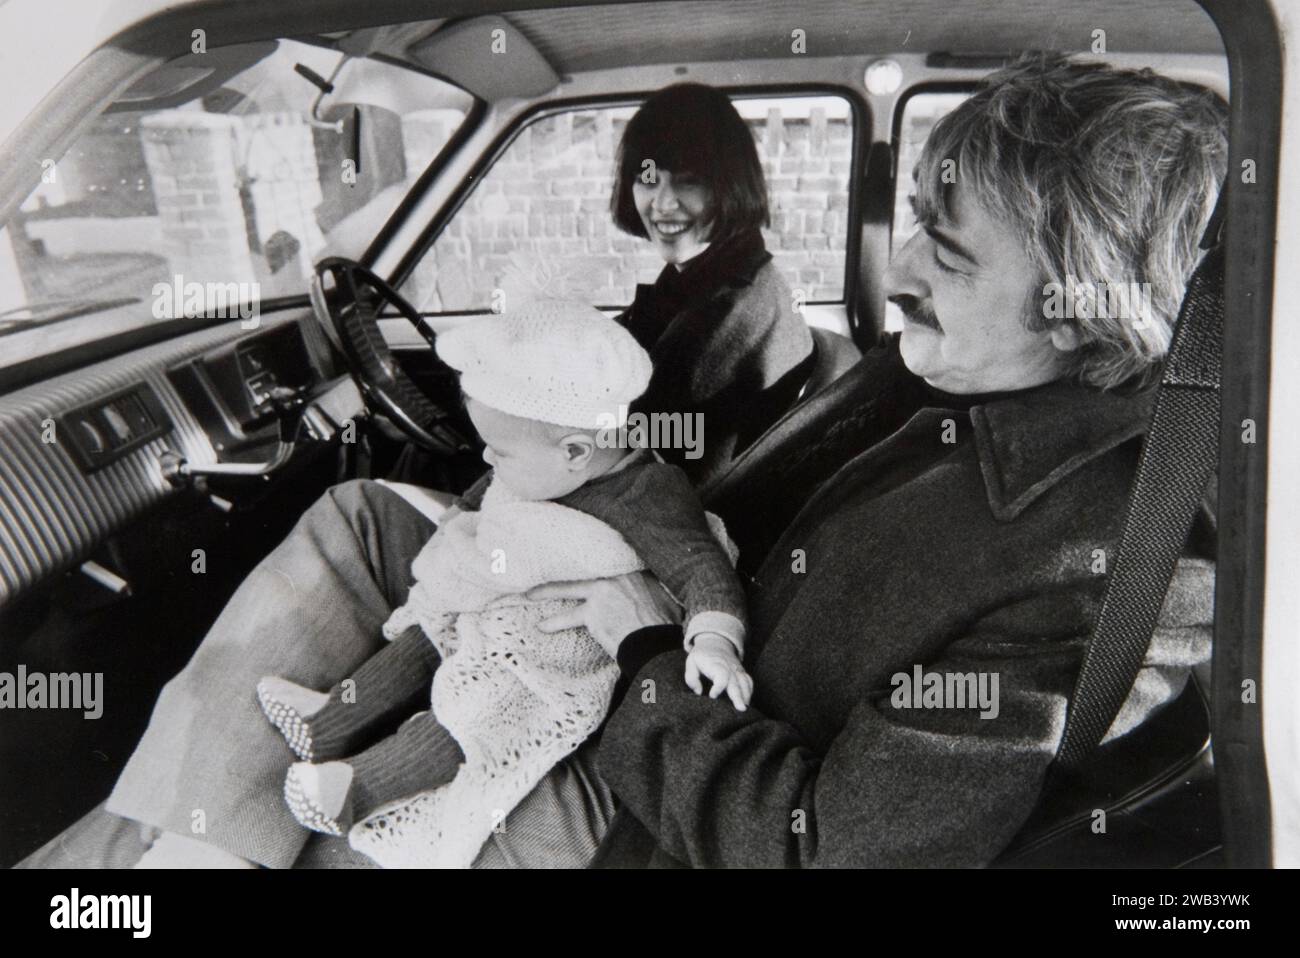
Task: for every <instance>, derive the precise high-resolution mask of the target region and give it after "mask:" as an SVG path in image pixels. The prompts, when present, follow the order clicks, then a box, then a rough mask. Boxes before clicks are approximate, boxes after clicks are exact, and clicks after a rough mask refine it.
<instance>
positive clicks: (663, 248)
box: [632, 170, 713, 266]
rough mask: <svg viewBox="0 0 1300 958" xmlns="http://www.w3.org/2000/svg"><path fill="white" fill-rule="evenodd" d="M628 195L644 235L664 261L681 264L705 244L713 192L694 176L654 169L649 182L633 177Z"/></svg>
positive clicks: (698, 252)
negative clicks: (631, 199)
mask: <svg viewBox="0 0 1300 958" xmlns="http://www.w3.org/2000/svg"><path fill="white" fill-rule="evenodd" d="M632 198H633V201H634V202H635V203H636V210H637V213H638V214H639V215H640V217H641V223H642V225H644V226H645V231H646V235H647V236H648V237H650V242H651V243H653V244H654V247H655V250H656V251H657V252H658V253H659V255H660V256H661V257H663V260H664V262H665V263H671V264H673V265H674V266H677V265H680V264H682V263H685V262H686V261H687V260H688V259H691V258H692V257H694V256H698V255H699V254H700V253H702V252H704V250H705V248H706V247H707V246H708V245H709V237H708V232H709V229H708V223H709V220H710V219H711V218H712V216H713V191H712V190H710V189H709V186H708V184H707V183H705V182H704V181H703V180H702V179H700V178H699V177H698V176H694V175H692V174H689V173H683V174H680V175H676V174H673V173H670V172H669V171H667V170H657V171H656V175H655V182H653V183H645V182H642V180H641V178H640V177H637V179H636V181H635V182H634V183H633V185H632Z"/></svg>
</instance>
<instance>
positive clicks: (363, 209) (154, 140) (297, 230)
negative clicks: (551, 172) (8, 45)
mask: <svg viewBox="0 0 1300 958" xmlns="http://www.w3.org/2000/svg"><path fill="white" fill-rule="evenodd" d="M340 64H342V68H341V69H340ZM299 65H301V66H303V67H306V68H307V69H308V70H310V71H312V72H314V73H316V74H317V75H319V76H320V77H322V78H331V77H332V78H333V82H334V83H335V90H336V92H335V93H334V94H331V95H324V96H322V95H321V93H320V90H319V89H318V87H317V86H316V85H314V84H313V83H312V82H310V81H309V80H308V79H307V78H306V77H305V76H304V75H302V73H300V72H298V71H297V70H296V69H295V68H296V67H297V66H299ZM318 100H319V102H317V101H318ZM362 101H364V102H362ZM472 103H473V98H472V97H471V96H470V95H469V94H468V93H465V92H464V91H462V90H460V89H459V88H457V87H454V86H452V85H451V84H449V83H446V82H444V81H442V80H438V79H435V78H433V77H430V76H427V75H424V74H421V73H418V72H415V71H413V70H407V69H402V68H399V67H396V66H392V65H389V64H385V63H379V62H378V61H372V60H357V59H347V60H344V58H343V55H342V54H341V53H339V52H337V51H335V50H330V49H326V48H323V47H318V46H315V45H311V44H307V43H302V42H297V41H292V40H282V41H280V42H279V43H278V45H276V47H275V49H274V52H272V53H270V55H268V56H265V57H264V58H263V59H261V60H259V61H258V62H256V63H254V64H253V65H252V66H250V67H248V68H247V69H245V70H244V71H243V72H241V73H238V74H236V75H234V76H233V77H231V78H230V79H229V80H228V81H226V82H225V83H224V84H223V85H222V86H220V87H218V88H217V89H215V90H212V91H211V92H208V93H207V94H206V95H203V96H202V97H200V98H198V99H194V100H192V101H190V102H187V103H183V104H180V105H177V106H170V107H168V108H165V109H149V110H126V111H118V112H111V111H110V112H106V113H104V114H103V115H101V116H100V117H98V118H97V119H96V121H95V122H94V124H93V126H91V128H90V129H89V130H88V131H87V132H86V133H84V134H83V135H82V136H81V137H80V138H79V139H78V140H77V141H76V143H74V144H73V146H72V148H71V149H69V150H68V151H67V153H66V154H65V155H64V156H62V157H60V158H59V159H58V160H57V161H47V162H46V163H45V164H43V169H42V178H41V182H40V184H39V185H37V187H36V188H35V189H34V190H33V191H32V192H31V194H30V195H29V196H28V197H27V199H26V201H25V202H24V203H23V204H22V206H21V207H20V209H19V210H18V212H17V213H16V214H15V215H13V216H12V217H11V218H10V219H9V220H8V222H6V223H4V224H3V225H2V227H0V335H6V334H9V335H10V337H11V338H10V339H8V340H7V342H6V346H7V347H9V346H14V345H17V344H18V341H19V337H18V336H14V335H13V334H15V333H25V332H27V331H30V330H32V329H34V328H35V327H38V326H39V327H41V328H42V329H43V330H44V331H45V332H50V333H53V332H54V331H53V330H50V329H48V327H49V325H50V324H52V323H55V322H57V323H58V324H59V329H58V331H57V334H56V335H54V336H51V337H50V341H51V342H58V343H60V344H62V345H66V344H68V343H69V342H71V341H74V340H77V339H80V340H81V341H86V340H88V339H94V338H99V337H101V336H105V335H110V334H113V333H118V332H123V331H126V330H128V329H131V328H133V327H136V326H140V325H142V324H147V323H151V322H156V321H158V320H161V319H170V318H179V317H181V316H190V315H196V314H202V315H213V313H212V308H213V307H214V306H216V307H218V308H221V307H224V308H226V309H229V310H233V309H234V308H235V307H236V306H237V305H239V304H240V303H242V302H244V301H246V300H249V299H250V297H251V299H252V300H253V301H256V302H258V303H264V302H267V301H270V300H273V299H276V298H279V297H284V296H295V295H301V294H304V293H305V292H306V290H307V280H308V277H309V276H310V273H311V266H312V263H313V262H314V261H315V260H316V259H318V258H319V257H320V256H321V255H323V254H326V253H339V254H344V255H352V256H356V255H359V254H360V253H361V252H362V251H363V250H364V248H365V244H367V243H368V242H369V241H370V240H371V239H373V237H374V236H375V234H376V232H377V231H378V230H379V228H380V227H381V226H382V225H383V223H384V221H385V220H386V219H387V218H388V216H389V215H390V214H391V213H392V211H393V210H394V209H395V208H396V206H397V204H398V202H399V201H400V200H401V199H402V197H403V196H404V195H405V194H406V192H407V190H408V189H409V186H410V184H411V183H412V182H413V181H414V180H415V178H416V177H417V176H418V175H419V174H420V173H421V172H422V171H423V170H424V169H425V168H426V167H427V166H428V164H429V163H430V161H431V160H432V159H433V158H434V157H435V156H436V155H437V153H438V151H439V150H440V149H441V148H442V146H443V145H444V144H445V143H446V142H447V140H448V139H449V138H450V137H451V135H452V134H453V133H454V132H455V130H456V129H457V127H458V126H459V125H460V123H461V122H462V121H463V120H464V118H465V116H466V115H467V113H468V111H469V109H470V107H471V105H472ZM313 106H315V107H316V114H315V116H313V115H312V110H313ZM358 120H359V126H360V131H359V133H358V130H357V124H358ZM340 123H341V126H340V125H339V124H340ZM200 293H201V294H202V295H200ZM216 294H219V295H216ZM217 315H221V313H217ZM74 324H79V326H80V328H72V329H69V328H68V327H69V326H70V325H74Z"/></svg>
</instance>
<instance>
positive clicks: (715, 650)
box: [686, 632, 754, 712]
mask: <svg viewBox="0 0 1300 958" xmlns="http://www.w3.org/2000/svg"><path fill="white" fill-rule="evenodd" d="M700 676H704V677H705V678H707V679H708V680H709V681H710V682H712V683H713V688H712V689H710V690H709V698H711V699H716V698H717V697H718V696H719V695H721V694H722V693H723V692H726V693H727V697H728V698H730V699H731V704H732V705H734V706H735V707H736V711H738V712H743V711H745V709H746V708H747V707H748V705H749V699H750V696H752V695H753V694H754V680H753V679H752V678H750V675H749V673H748V672H746V671H745V667H744V666H743V665H741V664H740V656H739V655H737V654H736V647H735V646H734V645H732V644H731V643H730V642H729V641H727V640H726V639H724V638H723V637H722V636H720V635H714V634H713V633H711V632H706V633H703V634H701V635H698V636H696V637H695V644H694V645H692V646H691V651H690V652H689V653H687V656H686V684H687V685H688V686H690V688H691V690H692V691H694V692H695V694H696V695H702V694H704V683H703V682H701V681H700Z"/></svg>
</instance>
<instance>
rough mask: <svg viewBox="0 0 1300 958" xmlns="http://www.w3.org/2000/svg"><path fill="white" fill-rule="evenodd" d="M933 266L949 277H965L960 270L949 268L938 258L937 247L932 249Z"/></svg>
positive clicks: (953, 267)
mask: <svg viewBox="0 0 1300 958" xmlns="http://www.w3.org/2000/svg"><path fill="white" fill-rule="evenodd" d="M934 265H935V266H938V267H939V269H940V271H941V272H944V273H947V274H949V275H950V276H965V275H966V274H965V273H964V272H963V271H962V270H959V269H957V268H956V267H955V266H949V265H948V264H947V263H945V262H944V261H943V260H941V259H940V258H939V248H938V247H937V246H936V247H935V249H934Z"/></svg>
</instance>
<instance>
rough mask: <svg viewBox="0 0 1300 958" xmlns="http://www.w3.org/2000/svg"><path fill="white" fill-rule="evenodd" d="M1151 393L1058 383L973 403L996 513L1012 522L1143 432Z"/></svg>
mask: <svg viewBox="0 0 1300 958" xmlns="http://www.w3.org/2000/svg"><path fill="white" fill-rule="evenodd" d="M1154 400H1155V390H1154V388H1150V389H1145V390H1143V391H1141V392H1137V393H1129V394H1124V393H1120V392H1103V391H1101V390H1096V389H1091V388H1088V387H1086V386H1082V385H1078V384H1074V383H1064V382H1063V383H1058V384H1056V385H1054V386H1053V387H1051V388H1049V389H1047V390H1045V391H1039V390H1035V391H1034V392H1033V393H1032V394H1030V395H1028V396H1025V397H1011V398H1009V399H1004V400H1001V401H999V402H993V403H989V404H988V405H984V406H976V407H974V408H973V409H972V410H971V425H972V427H973V430H974V434H975V446H976V450H977V452H978V454H979V460H980V471H981V473H982V474H983V476H984V486H985V491H986V492H987V493H988V500H989V507H990V508H991V509H992V510H993V515H994V516H995V517H996V518H998V519H999V520H1001V521H1004V522H1009V521H1011V520H1012V519H1015V518H1016V517H1017V516H1018V515H1020V513H1022V512H1023V511H1024V510H1025V509H1026V508H1028V507H1029V506H1030V505H1031V504H1032V503H1033V502H1034V500H1035V499H1037V498H1038V497H1039V496H1041V495H1042V494H1043V493H1045V492H1046V491H1047V490H1048V489H1051V488H1052V487H1053V486H1054V485H1056V484H1057V483H1058V482H1060V481H1061V480H1062V479H1064V478H1065V477H1066V476H1068V475H1070V474H1071V473H1072V472H1074V471H1075V470H1076V469H1079V468H1080V467H1082V466H1084V465H1086V464H1087V463H1088V462H1090V461H1092V460H1093V459H1096V458H1097V457H1098V456H1100V455H1103V454H1104V453H1107V452H1109V451H1110V450H1112V449H1114V448H1115V447H1116V446H1119V445H1122V444H1123V443H1125V442H1127V441H1128V440H1130V439H1132V438H1134V437H1136V436H1140V435H1142V434H1143V433H1144V432H1146V429H1147V424H1148V422H1149V421H1150V418H1151V409H1152V403H1153V402H1154Z"/></svg>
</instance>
